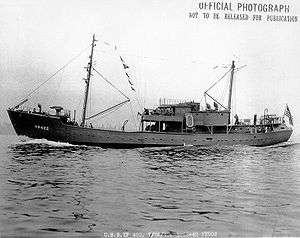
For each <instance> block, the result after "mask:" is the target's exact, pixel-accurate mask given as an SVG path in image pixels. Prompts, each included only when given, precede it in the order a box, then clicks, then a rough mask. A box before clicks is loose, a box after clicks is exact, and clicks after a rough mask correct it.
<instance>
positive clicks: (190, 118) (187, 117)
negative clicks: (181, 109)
mask: <svg viewBox="0 0 300 238" xmlns="http://www.w3.org/2000/svg"><path fill="white" fill-rule="evenodd" d="M185 121H186V126H187V127H193V126H194V117H193V115H192V114H186V115H185Z"/></svg>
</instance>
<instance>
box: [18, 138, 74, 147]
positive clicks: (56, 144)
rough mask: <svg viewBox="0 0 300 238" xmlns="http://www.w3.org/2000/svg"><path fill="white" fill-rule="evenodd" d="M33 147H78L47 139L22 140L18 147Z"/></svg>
mask: <svg viewBox="0 0 300 238" xmlns="http://www.w3.org/2000/svg"><path fill="white" fill-rule="evenodd" d="M26 144H28V145H31V144H41V145H48V146H51V147H77V146H78V145H73V144H70V143H67V142H56V141H50V140H47V139H30V138H22V139H21V140H20V142H18V143H17V145H26Z"/></svg>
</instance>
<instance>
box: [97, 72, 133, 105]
mask: <svg viewBox="0 0 300 238" xmlns="http://www.w3.org/2000/svg"><path fill="white" fill-rule="evenodd" d="M93 70H94V71H95V72H96V73H97V74H99V76H100V77H101V78H102V79H104V80H105V81H106V82H107V83H108V84H109V85H110V86H112V87H113V88H114V89H116V90H117V91H118V92H119V93H120V94H122V95H123V96H124V97H125V98H126V99H128V100H130V99H129V97H127V96H126V95H125V94H124V93H123V92H122V91H121V90H120V89H118V88H117V87H116V86H115V85H113V84H112V82H110V81H109V80H108V79H107V78H105V77H104V76H103V75H102V74H101V73H100V72H99V71H97V70H96V69H95V68H94V67H93Z"/></svg>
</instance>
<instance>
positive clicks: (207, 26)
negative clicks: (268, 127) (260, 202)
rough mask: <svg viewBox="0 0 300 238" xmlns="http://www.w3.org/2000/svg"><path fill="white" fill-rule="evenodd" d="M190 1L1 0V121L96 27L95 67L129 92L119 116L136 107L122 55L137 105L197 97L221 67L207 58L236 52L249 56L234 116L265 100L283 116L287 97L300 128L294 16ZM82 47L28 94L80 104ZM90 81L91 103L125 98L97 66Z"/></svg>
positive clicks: (221, 60) (294, 11)
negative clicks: (216, 12)
mask: <svg viewBox="0 0 300 238" xmlns="http://www.w3.org/2000/svg"><path fill="white" fill-rule="evenodd" d="M231 2H232V3H236V1H231ZM243 2H251V1H246V0H245V1H243ZM252 2H253V1H252ZM259 2H261V1H259ZM269 2H272V3H274V1H269ZM284 2H285V4H290V13H289V14H290V15H298V16H299V15H300V3H299V2H297V1H284ZM278 3H280V1H278ZM197 5H198V1H194V0H189V1H180V0H169V1H166V0H160V1H151V0H128V1H121V0H118V1H117V0H115V1H114V0H107V1H106V0H97V1H92V0H89V1H74V0H72V1H71V0H70V1H67V0H63V1H62V0H60V1H55V0H51V1H42V0H36V1H34V0H26V1H25V0H24V1H13V0H10V1H3V0H0V26H1V27H0V52H1V53H0V97H1V98H0V99H1V100H0V120H1V121H8V117H7V115H6V112H5V109H6V108H7V107H9V106H13V105H15V104H17V103H18V102H19V100H20V99H22V97H24V96H25V95H26V93H28V92H29V91H30V90H31V89H32V88H34V87H35V86H37V85H38V84H39V83H41V82H43V81H44V80H45V79H47V78H48V77H49V76H50V75H51V74H52V73H54V72H55V71H56V70H57V69H59V68H60V67H61V66H63V65H64V64H65V63H66V62H68V61H69V60H70V59H71V58H72V57H74V56H75V55H77V54H78V53H79V52H80V51H81V50H83V49H85V48H86V47H87V46H88V45H89V44H90V42H91V37H92V34H93V33H95V34H96V37H97V39H98V43H97V46H96V52H95V58H97V59H96V68H97V69H99V70H100V71H101V72H102V73H103V74H104V75H106V76H107V77H108V78H109V79H110V80H111V81H112V82H114V84H116V85H118V86H119V87H120V89H121V90H123V91H124V92H125V93H126V94H128V95H129V96H130V97H132V98H133V104H132V107H131V108H130V107H125V108H124V109H123V112H122V113H121V115H124V113H125V112H124V110H125V111H126V110H129V109H130V110H133V111H135V110H136V111H137V110H138V103H136V100H134V98H135V96H136V95H135V94H134V93H133V92H132V91H131V90H130V87H129V85H128V83H127V81H126V76H125V74H124V71H123V70H122V67H121V64H120V60H119V58H118V56H119V55H122V57H123V58H124V60H125V61H126V63H127V64H128V65H129V66H130V68H129V73H130V77H131V78H132V81H133V82H134V86H135V88H136V91H137V92H138V96H139V98H140V104H141V106H144V104H146V105H147V106H154V105H155V104H157V103H158V99H159V98H160V97H166V98H176V99H181V98H182V99H195V100H196V101H200V100H201V97H202V95H203V91H204V90H205V89H207V88H208V87H209V86H210V85H211V84H212V83H213V82H214V81H216V80H217V79H218V78H219V77H220V76H222V74H223V73H224V72H226V69H224V68H220V67H218V68H215V69H214V67H215V66H221V65H229V64H230V63H231V60H236V61H237V62H236V63H237V66H238V67H239V66H242V65H247V67H245V68H243V69H242V70H241V71H239V72H238V73H237V74H236V77H235V82H236V84H235V93H234V100H235V101H234V106H235V110H236V112H237V113H238V114H239V115H240V117H241V118H246V117H249V118H252V117H253V114H254V113H258V114H263V110H264V109H265V108H269V112H271V113H277V114H280V115H282V114H283V110H284V106H285V104H286V103H288V104H289V106H290V109H291V111H292V114H293V115H294V119H295V124H296V128H297V127H299V125H300V110H299V105H300V96H299V92H300V83H299V76H300V67H299V62H300V44H299V42H300V32H299V29H300V27H299V22H297V23H278V22H276V23H273V22H266V21H263V22H253V21H246V22H245V21H230V20H219V21H214V20H204V19H190V18H189V17H188V13H189V12H192V11H198V9H197ZM265 15H266V14H265ZM114 46H117V50H115V48H114ZM88 53H89V52H88V51H85V52H84V53H83V54H82V55H81V56H80V57H79V58H78V59H77V60H76V61H74V62H73V63H72V64H71V65H70V66H69V67H67V68H66V69H65V70H63V71H62V72H61V73H60V74H58V75H57V76H56V77H55V78H54V80H53V82H52V81H51V82H50V83H49V84H47V85H46V87H44V88H42V89H41V91H40V94H39V95H37V96H36V98H35V100H38V101H39V102H42V103H45V104H46V105H47V103H48V104H50V101H51V103H53V104H62V105H63V106H66V107H68V108H70V109H72V108H77V109H78V110H79V108H80V107H81V106H82V97H83V96H82V93H83V88H84V82H83V81H82V78H83V77H85V75H86V72H85V71H84V68H83V67H84V66H85V65H86V63H87V62H88V58H87V57H88ZM93 80H94V81H93V84H94V87H93V90H92V96H93V97H92V98H94V97H95V96H98V97H95V98H96V99H92V100H93V101H92V104H93V105H95V108H96V109H99V110H101V109H103V108H105V107H106V106H111V105H112V104H114V103H118V102H120V101H122V100H123V98H122V97H121V96H119V95H118V94H117V93H116V92H113V91H112V90H111V88H109V87H108V86H103V85H102V84H100V83H101V81H100V80H99V79H97V76H96V75H95V74H94V79H93ZM98 83H99V84H98ZM224 85H226V84H224ZM98 89H99V90H98ZM33 103H36V101H34V100H33ZM47 106H48V105H47ZM96 109H95V110H96ZM134 113H135V112H134ZM114 115H115V116H114V117H115V118H116V117H117V115H118V114H114ZM125 115H126V114H125ZM114 117H112V118H114ZM124 119H126V118H124Z"/></svg>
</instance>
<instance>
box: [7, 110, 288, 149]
mask: <svg viewBox="0 0 300 238" xmlns="http://www.w3.org/2000/svg"><path fill="white" fill-rule="evenodd" d="M7 111H8V114H9V117H10V120H11V122H12V124H13V127H14V129H15V131H16V133H17V134H18V135H24V136H28V137H30V138H37V139H41V138H45V139H47V140H51V141H58V142H68V143H71V144H76V145H93V146H101V147H112V148H136V147H156V146H183V145H195V146H202V145H204V146H205V145H236V144H244V145H251V146H267V145H273V144H277V143H281V142H285V141H287V140H288V139H289V138H290V136H291V134H292V129H290V128H288V127H286V126H285V125H284V124H282V125H280V126H278V127H276V129H275V130H273V131H269V132H261V133H238V132H231V133H215V134H211V133H191V132H182V133H180V132H178V133H177V132H150V131H137V132H124V131H112V130H103V129H94V128H88V127H80V126H75V125H69V124H68V123H66V122H63V120H62V118H61V117H59V116H54V115H49V114H43V113H33V112H28V111H21V110H14V109H8V110H7Z"/></svg>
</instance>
